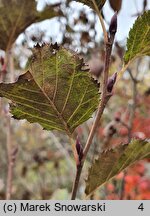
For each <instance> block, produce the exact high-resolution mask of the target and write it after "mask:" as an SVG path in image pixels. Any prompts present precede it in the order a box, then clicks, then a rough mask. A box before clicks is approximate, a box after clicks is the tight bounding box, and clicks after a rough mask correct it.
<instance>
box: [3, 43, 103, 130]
mask: <svg viewBox="0 0 150 216" xmlns="http://www.w3.org/2000/svg"><path fill="white" fill-rule="evenodd" d="M83 65H84V64H83V60H82V59H79V58H78V56H77V54H75V53H71V52H69V51H68V50H66V49H64V48H59V47H58V46H56V45H55V46H54V45H51V46H49V45H44V46H42V47H40V46H37V47H35V48H34V49H33V57H32V59H31V61H30V63H29V71H28V72H27V73H25V74H24V75H22V76H20V77H19V79H18V81H17V82H16V83H12V84H0V96H2V97H6V98H8V99H11V100H12V101H13V104H12V105H11V113H12V114H13V115H14V118H17V119H27V120H28V121H29V122H38V123H39V124H41V125H42V126H43V128H45V129H47V130H52V129H57V130H61V131H66V132H67V133H68V134H70V133H72V132H73V131H74V129H75V128H76V127H77V126H78V125H80V124H81V123H83V122H84V121H86V120H87V119H89V118H90V117H91V115H92V113H93V112H94V111H95V109H96V108H97V105H98V102H99V92H98V91H99V86H98V84H97V83H96V82H95V81H93V79H92V78H91V77H90V75H89V73H88V72H87V71H83V70H82V66H83Z"/></svg>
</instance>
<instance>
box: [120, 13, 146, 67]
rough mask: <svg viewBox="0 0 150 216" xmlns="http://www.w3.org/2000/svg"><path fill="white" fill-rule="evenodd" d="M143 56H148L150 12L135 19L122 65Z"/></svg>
mask: <svg viewBox="0 0 150 216" xmlns="http://www.w3.org/2000/svg"><path fill="white" fill-rule="evenodd" d="M144 55H148V56H150V10H149V11H145V12H144V14H143V15H141V16H140V17H138V18H137V20H136V21H135V23H134V25H133V27H132V29H131V30H130V32H129V37H128V40H127V50H126V52H125V55H124V63H125V64H127V63H128V62H129V61H132V60H133V59H135V58H137V57H141V56H144Z"/></svg>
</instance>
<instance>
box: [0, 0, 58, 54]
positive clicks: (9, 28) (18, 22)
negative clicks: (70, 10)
mask: <svg viewBox="0 0 150 216" xmlns="http://www.w3.org/2000/svg"><path fill="white" fill-rule="evenodd" d="M58 15H59V13H58V12H56V11H55V10H54V8H53V7H50V6H47V7H46V8H45V10H44V11H42V12H38V11H37V10H36V2H35V0H2V1H1V4H0V49H3V50H6V49H9V48H10V47H11V45H12V44H13V43H14V42H15V40H16V39H17V37H18V36H19V34H20V33H22V32H23V31H24V30H25V29H26V28H27V27H28V26H29V25H31V24H32V23H35V22H39V21H42V20H45V19H48V18H52V17H55V16H58Z"/></svg>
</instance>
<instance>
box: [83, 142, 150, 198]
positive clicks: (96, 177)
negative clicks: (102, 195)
mask: <svg viewBox="0 0 150 216" xmlns="http://www.w3.org/2000/svg"><path fill="white" fill-rule="evenodd" d="M145 158H150V142H147V141H142V140H132V141H131V143H130V144H126V145H120V146H118V147H116V148H114V149H111V150H108V151H106V152H102V153H101V154H100V156H99V158H98V159H97V160H95V161H94V163H93V165H92V166H91V168H90V169H89V174H88V179H87V180H86V189H85V193H86V195H90V194H91V193H93V192H94V191H95V190H96V189H97V188H98V187H100V186H102V185H103V184H105V183H106V182H107V181H109V180H110V179H111V178H113V177H114V176H115V175H117V174H119V173H120V172H121V171H123V170H124V169H125V168H127V167H128V166H130V165H131V164H133V163H134V162H136V161H138V160H142V159H145Z"/></svg>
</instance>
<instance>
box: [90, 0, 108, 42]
mask: <svg viewBox="0 0 150 216" xmlns="http://www.w3.org/2000/svg"><path fill="white" fill-rule="evenodd" d="M92 2H93V5H94V8H95V11H96V13H97V15H98V17H99V20H100V23H101V26H102V30H103V34H104V42H105V44H106V43H108V34H107V31H106V28H105V24H104V20H103V17H102V14H101V11H100V10H99V8H98V6H97V4H96V2H95V0H92Z"/></svg>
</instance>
